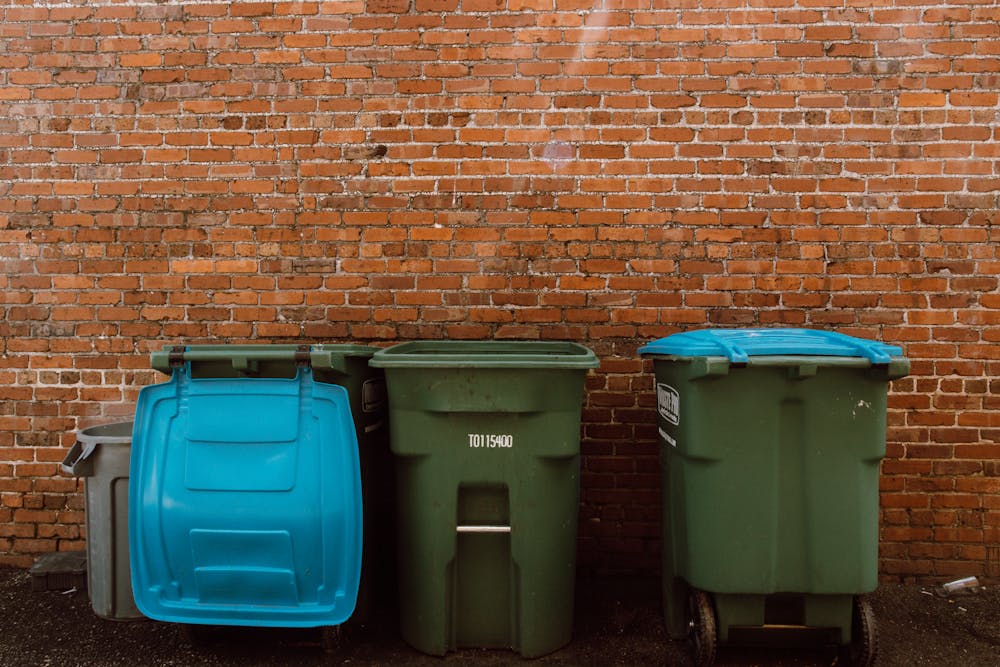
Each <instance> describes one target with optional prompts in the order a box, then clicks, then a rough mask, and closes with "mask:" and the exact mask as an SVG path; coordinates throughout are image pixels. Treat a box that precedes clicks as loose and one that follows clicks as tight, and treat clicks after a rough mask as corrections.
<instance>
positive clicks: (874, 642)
mask: <svg viewBox="0 0 1000 667" xmlns="http://www.w3.org/2000/svg"><path fill="white" fill-rule="evenodd" d="M844 653H845V657H846V658H847V663H848V664H849V665H854V666H855V667H872V665H874V664H875V660H876V659H877V658H878V633H877V628H876V626H875V612H873V611H872V605H871V603H870V602H868V600H866V599H864V598H862V597H855V598H854V611H853V613H852V614H851V643H850V644H848V645H847V646H845V647H844Z"/></svg>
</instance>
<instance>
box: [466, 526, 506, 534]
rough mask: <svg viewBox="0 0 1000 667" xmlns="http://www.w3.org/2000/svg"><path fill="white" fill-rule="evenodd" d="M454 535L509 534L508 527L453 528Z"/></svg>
mask: <svg viewBox="0 0 1000 667" xmlns="http://www.w3.org/2000/svg"><path fill="white" fill-rule="evenodd" d="M455 532H456V533H509V532H510V526H484V525H478V526H476V525H473V526H455Z"/></svg>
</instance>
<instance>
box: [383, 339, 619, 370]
mask: <svg viewBox="0 0 1000 667" xmlns="http://www.w3.org/2000/svg"><path fill="white" fill-rule="evenodd" d="M368 363H369V365H370V366H374V367H375V368H551V369H587V368H597V367H598V366H600V360H599V359H598V358H597V355H595V354H594V352H593V350H591V349H589V348H587V347H585V346H583V345H580V344H579V343H573V342H568V341H452V340H443V341H408V342H405V343H399V344H397V345H393V346H392V347H388V348H384V349H381V350H379V351H378V352H376V353H375V355H374V356H372V358H371V360H370V361H369V362H368Z"/></svg>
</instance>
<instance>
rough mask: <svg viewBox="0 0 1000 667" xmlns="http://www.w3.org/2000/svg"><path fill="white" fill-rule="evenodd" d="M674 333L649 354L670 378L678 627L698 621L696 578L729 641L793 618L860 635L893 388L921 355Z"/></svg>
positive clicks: (669, 521)
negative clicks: (804, 349) (732, 355)
mask: <svg viewBox="0 0 1000 667" xmlns="http://www.w3.org/2000/svg"><path fill="white" fill-rule="evenodd" d="M843 338H846V337H843ZM670 340H671V339H670V338H669V337H668V338H666V339H663V340H662V341H658V342H657V343H653V344H651V345H650V346H648V347H647V348H644V350H643V351H642V353H643V354H646V355H649V356H652V357H653V359H654V372H655V377H656V387H655V389H656V394H657V412H658V418H657V422H658V428H659V434H660V448H661V449H660V466H661V473H662V482H663V483H662V494H663V498H662V500H663V545H664V546H663V588H664V590H663V595H664V607H665V614H666V622H667V628H668V630H669V632H670V634H671V636H673V637H675V638H683V637H685V636H686V635H687V634H688V630H689V621H690V620H691V616H690V608H689V606H688V596H689V590H690V589H691V588H694V589H698V590H702V591H706V592H709V593H711V594H712V596H713V598H714V600H713V601H714V607H715V613H716V617H717V622H718V640H719V642H720V643H727V642H730V641H732V640H734V636H735V635H737V634H739V633H732V632H731V630H734V629H743V628H746V627H752V626H765V625H779V626H785V625H792V626H809V627H821V628H827V629H830V630H832V631H833V632H834V633H835V634H834V635H833V636H834V637H835V640H836V641H837V642H838V643H840V644H849V643H850V642H851V641H852V636H851V634H852V613H853V611H852V607H853V605H852V601H853V600H854V598H855V596H860V595H862V594H865V593H869V592H871V591H873V590H875V588H876V586H877V583H878V571H877V567H878V537H879V535H878V517H879V515H878V477H879V463H880V461H881V459H882V458H883V456H884V455H885V434H886V397H887V391H888V383H889V381H890V380H892V379H895V378H898V377H902V376H904V375H905V374H906V373H907V372H908V370H909V366H908V362H907V360H906V359H904V358H902V357H899V356H893V357H892V358H891V359H888V363H877V364H876V363H873V362H872V361H871V360H870V359H867V358H862V357H860V356H809V355H795V354H792V355H780V354H778V355H771V356H752V355H751V356H749V357H748V358H746V360H745V361H743V362H742V363H731V359H727V358H726V357H725V356H684V355H682V354H662V353H659V352H658V349H657V345H658V344H662V343H664V342H669V341H670ZM836 340H838V341H839V340H841V339H840V338H838V339H836ZM873 345H874V344H873ZM668 349H669V348H668ZM893 349H894V350H898V348H893Z"/></svg>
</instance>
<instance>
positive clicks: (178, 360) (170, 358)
mask: <svg viewBox="0 0 1000 667" xmlns="http://www.w3.org/2000/svg"><path fill="white" fill-rule="evenodd" d="M167 362H168V363H169V364H170V367H171V368H180V367H181V366H183V365H184V348H183V347H172V348H170V353H169V354H168V355H167Z"/></svg>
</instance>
